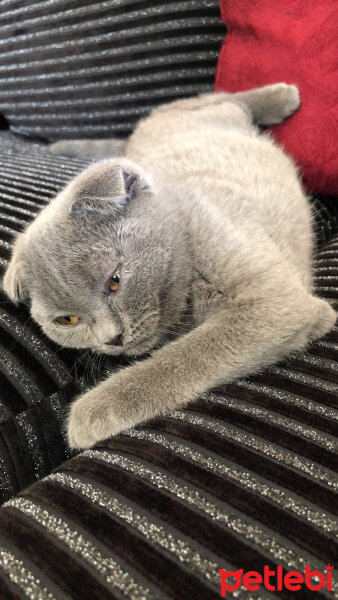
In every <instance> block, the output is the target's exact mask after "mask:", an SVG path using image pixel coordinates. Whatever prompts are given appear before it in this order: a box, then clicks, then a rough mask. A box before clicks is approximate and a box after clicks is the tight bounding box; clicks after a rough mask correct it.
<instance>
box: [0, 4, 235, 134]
mask: <svg viewBox="0 0 338 600" xmlns="http://www.w3.org/2000/svg"><path fill="white" fill-rule="evenodd" d="M0 30H1V39H0V112H2V113H3V114H4V115H5V116H6V117H7V118H8V119H9V122H10V125H11V128H12V129H13V130H14V131H16V132H21V133H27V134H31V135H36V136H40V137H43V138H46V139H50V140H52V139H58V138H72V137H95V136H100V137H112V136H116V137H119V136H124V135H126V134H128V133H130V132H131V130H132V129H133V127H134V126H135V123H136V122H137V120H138V119H139V118H140V117H142V116H144V115H145V114H147V113H148V112H149V110H150V109H151V107H153V106H155V105H157V104H160V103H163V102H166V101H169V100H172V99H175V98H179V97H182V96H189V95H193V94H196V93H199V92H203V91H207V90H211V89H212V88H213V82H214V74H215V68H216V62H217V58H218V52H219V48H220V44H221V41H222V39H223V38H224V33H225V30H224V26H223V24H222V23H221V20H220V14H219V5H218V0H180V1H177V0H176V1H174V0H166V1H165V2H161V1H160V0H106V1H104V2H95V1H94V0H78V1H77V2H66V1H65V0H52V1H51V0H42V1H41V2H31V1H30V0H17V1H15V2H13V1H11V2H7V1H3V2H0Z"/></svg>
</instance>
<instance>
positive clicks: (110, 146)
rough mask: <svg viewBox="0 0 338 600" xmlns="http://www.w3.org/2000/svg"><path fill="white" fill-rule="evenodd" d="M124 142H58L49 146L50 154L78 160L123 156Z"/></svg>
mask: <svg viewBox="0 0 338 600" xmlns="http://www.w3.org/2000/svg"><path fill="white" fill-rule="evenodd" d="M126 143H127V142H126V141H125V140H118V139H116V140H60V141H59V142H55V144H51V145H50V146H49V152H51V153H52V154H61V155H63V156H75V157H80V158H93V159H102V158H114V157H117V156H124V155H125V149H126Z"/></svg>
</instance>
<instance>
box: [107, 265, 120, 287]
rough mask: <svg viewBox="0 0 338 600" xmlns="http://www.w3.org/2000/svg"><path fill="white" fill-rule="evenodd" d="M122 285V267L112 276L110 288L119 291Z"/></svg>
mask: <svg viewBox="0 0 338 600" xmlns="http://www.w3.org/2000/svg"><path fill="white" fill-rule="evenodd" d="M119 285H120V269H115V271H114V273H113V274H112V276H111V278H110V279H109V289H110V291H111V292H117V290H118V287H119Z"/></svg>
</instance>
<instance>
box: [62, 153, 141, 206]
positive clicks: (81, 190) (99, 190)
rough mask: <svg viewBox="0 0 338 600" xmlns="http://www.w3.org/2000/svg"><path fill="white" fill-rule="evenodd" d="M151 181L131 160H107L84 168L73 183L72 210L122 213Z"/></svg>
mask: <svg viewBox="0 0 338 600" xmlns="http://www.w3.org/2000/svg"><path fill="white" fill-rule="evenodd" d="M146 187H147V185H146V184H145V181H144V179H143V177H142V176H141V174H140V173H139V172H137V170H136V169H135V168H134V165H132V163H130V161H127V160H125V159H124V160H121V161H119V162H117V161H116V160H113V161H103V162H101V163H97V164H95V165H93V166H92V167H90V168H89V169H87V170H86V171H84V173H82V174H81V175H80V176H79V177H77V178H76V179H75V180H74V181H73V182H72V184H71V195H72V199H73V202H72V206H71V213H73V214H75V215H81V214H86V215H88V216H91V215H100V214H107V213H109V214H111V213H121V212H123V211H124V208H125V206H126V205H127V204H128V203H129V202H130V201H131V200H133V199H134V198H135V197H136V196H137V194H138V192H140V191H144V190H145V189H146Z"/></svg>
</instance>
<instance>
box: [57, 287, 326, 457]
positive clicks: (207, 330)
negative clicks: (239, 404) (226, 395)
mask: <svg viewBox="0 0 338 600" xmlns="http://www.w3.org/2000/svg"><path fill="white" fill-rule="evenodd" d="M288 298H289V301H288V303H287V305H286V304H285V303H286V298H281V295H278V296H276V297H275V298H274V300H273V301H271V298H270V299H269V300H268V301H267V300H266V299H265V298H264V295H263V299H262V297H261V299H260V300H257V301H253V300H248V301H246V302H243V301H242V302H233V303H231V304H229V305H228V306H227V307H226V309H225V310H224V311H222V312H221V313H219V314H216V315H214V316H213V317H211V318H209V319H208V320H207V321H205V322H204V323H203V324H202V325H200V326H199V327H197V328H196V329H194V330H193V331H191V332H189V333H187V334H186V335H184V336H182V337H181V338H179V339H178V340H176V341H174V342H171V343H169V344H167V345H166V346H164V347H163V348H161V349H159V350H157V351H156V352H155V353H154V354H153V356H152V357H150V358H148V359H146V360H144V361H143V362H139V363H136V364H134V365H133V366H131V367H127V368H126V369H122V370H121V371H119V372H118V373H116V374H114V375H112V376H111V377H110V378H109V379H107V380H106V381H104V382H103V383H101V384H100V385H98V386H97V387H96V388H94V389H93V390H91V391H89V392H88V393H86V394H85V395H84V396H82V397H81V398H79V399H78V400H76V402H75V403H74V404H73V405H72V407H71V411H70V416H69V421H68V440H69V444H70V446H71V447H72V448H88V447H90V446H93V445H94V444H95V443H96V442H98V441H100V440H103V439H106V438H108V437H110V436H112V435H115V434H117V433H119V432H121V431H123V430H125V429H128V428H130V427H132V426H134V425H136V424H138V423H141V422H144V421H146V420H148V419H151V418H153V417H156V416H158V415H160V414H164V413H166V412H168V411H171V410H175V409H177V408H178V407H182V406H185V405H187V404H188V403H189V402H190V401H192V400H194V399H195V398H197V397H198V396H199V395H200V394H201V393H202V392H205V391H206V390H208V389H210V388H212V387H213V386H215V385H217V384H220V383H222V382H224V383H227V382H230V381H232V380H234V379H235V378H237V377H241V376H245V375H248V374H250V373H252V372H254V371H256V370H257V369H259V368H260V367H262V366H264V365H267V364H271V363H273V362H275V361H277V360H278V359H280V358H282V357H283V356H285V355H286V354H288V353H289V352H290V351H292V350H296V349H298V348H300V347H302V346H304V345H305V344H306V343H308V342H309V341H310V340H311V339H313V338H314V337H320V336H321V335H324V333H325V332H326V331H328V330H329V329H330V328H331V327H332V326H333V324H334V320H335V313H334V311H333V310H332V309H331V307H330V306H329V305H328V304H327V303H326V302H324V301H323V300H319V299H318V298H313V297H311V296H309V295H308V294H305V292H304V297H302V296H301V297H300V298H298V299H297V297H296V294H294V296H291V297H290V296H288ZM301 309H302V310H301Z"/></svg>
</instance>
